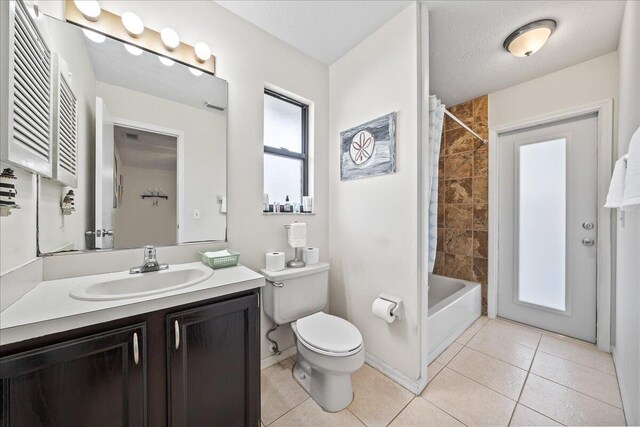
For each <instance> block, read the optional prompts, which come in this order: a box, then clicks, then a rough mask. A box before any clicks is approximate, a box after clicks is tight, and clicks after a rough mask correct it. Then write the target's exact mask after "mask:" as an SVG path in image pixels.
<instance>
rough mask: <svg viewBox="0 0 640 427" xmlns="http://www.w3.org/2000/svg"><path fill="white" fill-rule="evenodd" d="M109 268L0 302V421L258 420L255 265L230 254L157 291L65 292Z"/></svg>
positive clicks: (172, 422) (69, 423)
mask: <svg viewBox="0 0 640 427" xmlns="http://www.w3.org/2000/svg"><path fill="white" fill-rule="evenodd" d="M193 264H194V267H195V266H196V265H197V264H198V263H193ZM185 265H187V266H188V265H189V264H185ZM180 267H181V266H177V268H180ZM162 273H164V272H158V273H146V274H162ZM114 274H118V273H112V274H106V275H96V276H86V277H81V278H70V279H63V280H55V281H50V282H43V283H41V284H39V285H38V286H37V287H36V288H35V289H33V290H32V291H31V292H29V293H28V294H26V295H25V296H24V297H23V298H21V299H20V300H19V301H18V302H16V303H15V304H13V305H12V306H10V307H9V308H7V309H6V310H5V311H3V312H2V314H1V315H0V324H1V325H2V329H0V337H1V339H2V342H3V345H2V346H0V380H1V382H2V388H1V391H2V407H3V410H2V413H1V414H0V424H2V425H8V426H23V425H40V424H43V425H65V426H73V425H131V426H143V425H153V426H163V425H172V426H187V425H225V426H228V425H247V426H249V425H252V426H254V425H258V423H259V419H260V351H259V339H260V338H259V330H260V326H259V322H260V316H259V294H258V289H259V287H261V286H262V285H263V284H264V279H262V276H260V275H258V274H257V273H255V272H253V271H251V270H249V269H247V268H245V267H243V266H237V267H232V268H227V269H223V270H216V271H215V273H214V274H213V275H212V276H211V277H210V278H208V279H206V280H204V281H203V282H201V283H197V284H195V285H193V286H190V287H188V288H181V289H177V290H173V291H170V292H167V293H164V294H159V295H158V294H155V295H151V296H146V297H139V298H132V299H120V300H115V301H114V300H111V301H85V300H77V299H75V298H72V297H70V296H69V293H70V291H71V290H73V289H75V288H76V287H77V286H78V284H77V283H78V282H85V283H87V282H91V281H92V280H96V278H98V279H100V280H103V281H104V280H105V279H106V278H107V277H108V276H113V275H114ZM63 312H64V313H66V314H65V315H64V316H63V317H56V316H57V314H61V313H63ZM92 319H94V320H92ZM95 319H101V320H106V321H101V322H98V323H96V322H95ZM56 329H58V330H59V331H57V332H56ZM41 334H44V335H41Z"/></svg>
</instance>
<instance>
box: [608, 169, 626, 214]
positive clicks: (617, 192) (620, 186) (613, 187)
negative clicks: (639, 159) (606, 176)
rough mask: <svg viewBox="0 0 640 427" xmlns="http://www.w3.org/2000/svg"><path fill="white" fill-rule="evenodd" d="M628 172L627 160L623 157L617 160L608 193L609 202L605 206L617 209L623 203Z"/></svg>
mask: <svg viewBox="0 0 640 427" xmlns="http://www.w3.org/2000/svg"><path fill="white" fill-rule="evenodd" d="M625 173H627V162H626V161H625V159H624V157H621V158H620V159H618V161H617V162H616V165H615V166H614V168H613V175H612V176H611V183H610V184H609V193H608V194H607V202H606V203H605V204H604V207H605V208H611V209H616V208H619V207H620V205H621V204H622V195H623V193H624V175H625Z"/></svg>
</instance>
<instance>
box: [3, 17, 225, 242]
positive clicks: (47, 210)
mask: <svg viewBox="0 0 640 427" xmlns="http://www.w3.org/2000/svg"><path fill="white" fill-rule="evenodd" d="M32 19H33V22H35V24H36V26H37V31H39V33H40V34H39V35H38V36H39V37H41V38H42V40H43V41H44V44H45V45H46V46H45V47H46V48H47V49H48V50H50V52H51V64H52V65H51V70H52V71H51V73H52V75H53V76H54V77H55V75H56V73H57V74H58V76H59V77H60V76H61V77H60V80H61V81H62V82H63V84H64V91H60V94H59V95H58V98H56V99H54V100H53V101H56V102H58V103H59V111H60V112H59V114H61V115H64V114H65V112H66V113H68V115H69V117H71V119H70V120H71V122H73V117H74V116H75V118H76V126H75V127H74V126H69V128H68V129H67V128H64V129H63V127H62V125H60V129H58V130H57V131H58V132H60V134H61V135H62V134H63V133H65V132H66V133H70V135H68V138H71V139H73V138H76V141H77V143H76V145H75V148H74V147H73V145H71V148H70V149H71V150H72V151H73V150H74V149H75V150H76V151H75V153H70V154H73V155H75V156H76V157H77V162H76V164H75V165H73V164H69V165H66V166H67V167H66V169H69V171H70V174H71V175H72V179H69V180H62V181H61V180H60V179H48V178H39V181H38V182H39V189H38V195H39V197H38V243H39V250H40V252H41V253H45V254H46V253H58V252H76V251H87V250H94V249H121V248H133V247H140V246H143V245H155V246H162V245H176V244H183V243H190V242H201V241H221V240H226V197H227V194H226V191H227V190H226V188H227V183H226V176H227V166H226V159H227V82H226V81H224V80H222V79H219V78H217V77H214V76H213V75H211V74H207V73H203V72H202V71H199V70H196V69H194V68H190V67H188V66H186V65H183V64H180V63H176V62H174V61H172V60H170V59H168V58H165V57H162V56H159V55H156V54H154V53H151V52H147V51H144V50H141V49H139V48H137V47H134V46H131V45H128V44H126V43H123V42H120V41H118V40H115V39H111V38H109V37H105V36H103V35H100V34H97V33H92V32H89V31H88V30H84V29H82V28H79V27H77V26H75V25H73V24H70V23H67V22H63V21H60V20H57V19H54V18H51V17H48V16H43V15H41V16H39V17H37V18H32ZM14 37H16V40H18V41H19V42H20V41H24V40H22V39H23V38H26V37H30V35H29V34H22V33H21V32H20V31H18V30H16V31H15V33H14ZM22 77H24V78H25V79H27V78H32V79H37V76H21V78H22ZM52 79H53V77H52ZM54 80H55V79H53V80H52V81H54ZM35 83H37V81H35V82H34V84H35ZM26 84H27V85H28V84H31V83H30V82H29V81H27V82H26ZM63 92H64V93H63ZM54 111H56V110H55V109H54ZM61 120H62V116H61V118H60V120H58V121H61ZM53 123H54V124H55V123H56V118H55V117H54V119H53ZM74 132H75V135H73V133H74ZM53 133H54V134H55V133H56V129H54V132H53ZM64 136H65V135H62V136H61V138H63V137H64ZM62 148H63V149H62V150H61V151H60V157H59V158H60V161H61V162H62V163H58V164H59V165H61V166H59V167H62V168H64V167H65V164H64V154H65V149H64V147H62ZM70 190H72V192H73V193H72V194H70V193H69V191H70ZM67 195H68V196H69V197H68V198H67V199H66V202H65V205H64V206H65V207H66V208H67V209H63V208H62V206H61V203H62V202H63V201H64V200H65V196H67ZM71 202H72V203H73V207H72V208H71V209H69V207H70V203H71Z"/></svg>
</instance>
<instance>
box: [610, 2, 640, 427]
mask: <svg viewBox="0 0 640 427" xmlns="http://www.w3.org/2000/svg"><path fill="white" fill-rule="evenodd" d="M618 58H619V61H620V62H619V71H620V74H619V81H620V93H619V97H618V100H619V102H618V143H617V156H618V157H619V156H622V155H623V154H625V153H626V152H627V150H628V147H629V141H630V139H631V135H632V134H633V132H635V130H636V129H638V126H640V3H638V2H636V1H627V5H626V9H625V14H624V20H623V24H622V31H621V33H620V43H619V45H618ZM616 254H617V256H616V258H617V260H616V261H617V262H616V303H615V316H616V322H615V325H616V327H615V348H614V351H613V354H614V360H615V362H616V370H617V372H618V381H619V382H620V391H621V393H622V401H623V405H624V409H625V413H626V416H627V423H628V424H629V425H638V424H640V314H639V313H640V312H639V311H638V306H640V263H639V262H638V260H640V211H638V210H636V211H630V212H626V213H625V218H624V221H617V243H616Z"/></svg>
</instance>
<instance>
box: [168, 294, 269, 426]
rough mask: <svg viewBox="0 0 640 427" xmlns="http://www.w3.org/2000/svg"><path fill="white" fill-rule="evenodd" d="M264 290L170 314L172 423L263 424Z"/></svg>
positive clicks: (215, 424) (197, 424) (170, 412)
mask: <svg viewBox="0 0 640 427" xmlns="http://www.w3.org/2000/svg"><path fill="white" fill-rule="evenodd" d="M259 322H260V319H259V317H258V295H257V294H253V295H248V296H244V297H240V298H236V299H232V300H229V301H224V302H219V303H214V304H211V305H208V306H204V307H199V308H195V309H192V310H187V311H183V312H179V313H175V314H172V315H169V316H167V343H168V344H169V348H168V349H167V361H168V364H169V378H168V383H169V396H168V399H169V404H168V406H169V420H170V424H171V425H172V426H205V425H208V426H252V427H253V426H258V425H259V423H260V421H259V420H260V367H259V363H260V360H259V359H260V355H259V329H260V328H259Z"/></svg>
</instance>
